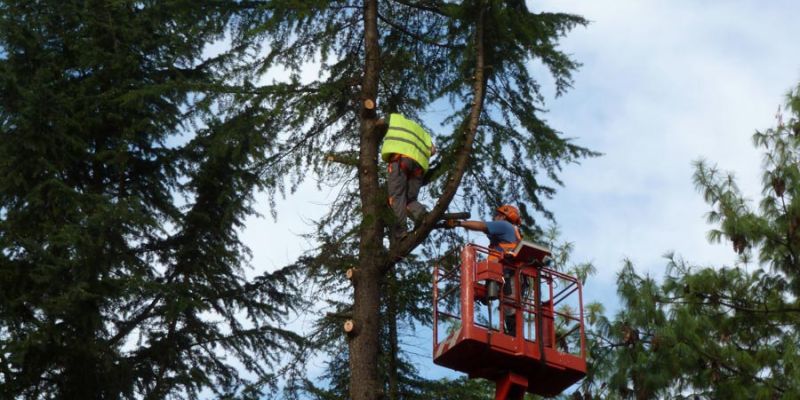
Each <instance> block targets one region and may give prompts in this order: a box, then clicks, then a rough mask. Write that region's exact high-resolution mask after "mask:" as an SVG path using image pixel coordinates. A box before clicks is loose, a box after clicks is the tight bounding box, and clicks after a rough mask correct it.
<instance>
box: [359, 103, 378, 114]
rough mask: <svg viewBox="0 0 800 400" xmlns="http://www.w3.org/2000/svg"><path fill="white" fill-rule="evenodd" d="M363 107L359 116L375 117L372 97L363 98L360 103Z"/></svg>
mask: <svg viewBox="0 0 800 400" xmlns="http://www.w3.org/2000/svg"><path fill="white" fill-rule="evenodd" d="M362 106H363V108H362V109H361V116H362V117H364V118H375V116H376V115H377V114H376V111H375V100H372V99H364V101H363V103H362Z"/></svg>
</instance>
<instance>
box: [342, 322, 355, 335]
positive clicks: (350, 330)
mask: <svg viewBox="0 0 800 400" xmlns="http://www.w3.org/2000/svg"><path fill="white" fill-rule="evenodd" d="M344 332H345V333H347V334H348V335H350V336H355V335H356V334H357V333H358V330H357V329H356V323H355V322H353V320H352V319H348V320H347V321H345V322H344Z"/></svg>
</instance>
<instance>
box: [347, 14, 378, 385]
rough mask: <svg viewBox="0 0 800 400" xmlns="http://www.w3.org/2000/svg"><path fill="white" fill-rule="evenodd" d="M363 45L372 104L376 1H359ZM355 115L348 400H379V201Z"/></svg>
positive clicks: (372, 152)
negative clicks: (356, 228)
mask: <svg viewBox="0 0 800 400" xmlns="http://www.w3.org/2000/svg"><path fill="white" fill-rule="evenodd" d="M364 46H365V63H364V79H363V82H362V86H361V96H362V99H364V100H366V99H371V100H375V98H376V97H377V94H378V74H379V70H380V48H379V45H378V4H377V0H365V1H364ZM362 107H364V105H363V104H362ZM361 111H364V110H363V109H362V110H361ZM359 115H362V117H361V140H360V150H359V159H358V164H359V171H358V185H359V192H360V198H361V215H362V223H361V227H360V232H359V236H360V244H359V254H358V258H359V263H358V264H359V265H358V270H359V279H357V280H355V281H354V283H353V291H354V296H353V320H354V322H355V324H356V326H358V327H359V329H358V333H357V334H356V335H353V336H352V337H351V338H350V341H349V349H350V397H351V398H352V399H353V400H377V399H380V398H381V397H382V390H381V380H380V378H379V376H378V368H377V366H378V349H379V342H378V333H379V330H380V322H379V304H380V298H381V296H380V281H381V277H382V271H383V270H384V268H383V264H384V261H383V260H384V257H383V221H382V219H381V218H380V214H381V208H382V203H381V199H382V196H380V195H379V194H380V185H379V182H378V145H379V140H378V135H376V129H375V125H376V118H375V117H374V115H372V113H369V114H367V113H363V112H361V113H359Z"/></svg>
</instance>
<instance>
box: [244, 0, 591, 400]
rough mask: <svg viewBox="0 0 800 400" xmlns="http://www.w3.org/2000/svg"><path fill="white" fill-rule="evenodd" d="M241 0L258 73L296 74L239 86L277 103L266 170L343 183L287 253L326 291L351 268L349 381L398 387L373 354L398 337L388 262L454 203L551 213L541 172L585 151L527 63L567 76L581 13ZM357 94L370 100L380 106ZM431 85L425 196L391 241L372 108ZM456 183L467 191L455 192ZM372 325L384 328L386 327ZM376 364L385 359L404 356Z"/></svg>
mask: <svg viewBox="0 0 800 400" xmlns="http://www.w3.org/2000/svg"><path fill="white" fill-rule="evenodd" d="M247 4H248V5H249V6H250V8H249V9H248V10H247V11H245V12H243V13H241V14H240V15H241V19H240V20H239V22H240V24H239V27H240V28H241V32H242V36H240V38H239V39H237V43H242V44H245V43H249V42H253V41H254V40H257V39H259V38H260V39H262V40H263V44H264V49H265V53H266V55H265V56H264V57H262V58H259V59H258V60H257V61H256V63H254V65H253V67H254V72H263V71H270V70H274V69H278V70H281V69H284V70H288V71H290V72H292V73H293V77H292V79H291V80H290V81H288V82H277V83H274V84H267V85H264V86H261V87H258V88H254V90H252V93H253V96H252V97H251V98H250V99H248V100H247V101H248V104H255V103H259V104H262V105H263V107H264V108H265V109H268V110H283V112H285V113H286V114H287V125H286V127H285V131H284V132H285V135H284V138H285V141H284V142H283V143H282V144H281V145H280V146H278V147H276V148H275V152H274V153H273V155H272V156H271V158H270V161H271V164H270V165H271V167H272V171H273V172H274V176H275V177H278V178H286V177H288V181H287V182H290V183H291V184H296V183H297V182H299V181H301V180H302V179H304V178H305V177H307V176H308V175H309V170H311V171H313V172H314V173H315V174H316V175H317V176H319V177H320V178H321V179H322V182H323V183H324V184H330V185H336V184H341V189H340V191H339V195H338V197H337V198H336V199H335V200H334V201H333V204H332V205H331V208H330V213H329V214H328V215H327V216H326V217H325V218H324V219H323V220H322V221H321V224H320V228H321V230H320V235H319V239H321V243H322V244H321V246H320V248H319V251H318V252H315V253H314V254H311V255H310V257H306V258H304V259H303V260H300V262H299V263H298V264H299V265H305V266H309V267H314V268H317V271H318V272H323V273H326V274H330V273H334V274H336V275H335V276H336V278H333V279H331V278H330V276H327V277H324V278H323V281H324V282H326V283H327V284H329V286H326V287H325V289H326V291H327V292H328V293H335V292H336V290H337V289H339V288H342V281H343V274H344V271H345V269H347V268H348V267H355V269H356V271H357V273H356V274H355V275H354V279H353V281H352V282H353V283H352V284H353V292H352V293H353V297H352V302H351V303H350V302H349V301H348V302H347V303H349V304H345V305H344V311H346V312H345V314H346V315H345V317H347V318H351V319H352V320H353V322H354V324H355V330H354V333H353V334H351V335H350V336H349V337H348V338H347V342H348V350H349V351H348V356H349V361H348V365H349V373H350V375H349V382H350V384H349V388H348V389H349V391H350V396H351V398H353V399H355V400H363V399H377V398H380V397H381V396H382V394H386V395H389V396H396V395H397V393H398V385H399V382H398V379H397V378H391V376H392V375H393V374H395V373H396V372H393V371H386V370H385V369H383V368H379V364H380V363H379V359H380V354H381V348H382V343H386V344H388V346H386V347H383V348H384V349H392V348H396V347H395V346H394V345H393V344H392V340H393V339H392V338H391V336H392V335H393V332H394V331H396V330H395V329H393V328H391V326H389V327H388V329H385V330H384V327H385V325H384V324H387V323H389V321H393V320H395V318H394V317H392V316H391V315H392V313H395V315H399V314H398V313H399V312H401V311H400V310H399V309H397V308H396V307H395V306H398V305H399V304H400V303H399V302H395V300H391V301H389V300H387V299H386V297H385V296H386V295H387V294H391V293H397V291H394V290H391V289H390V290H387V289H386V288H387V287H388V288H391V285H393V284H394V283H392V282H400V281H401V280H402V279H400V278H402V277H403V276H404V274H402V273H399V271H398V270H397V269H395V266H396V264H397V262H398V260H401V259H404V258H406V257H408V256H409V255H410V254H411V252H412V251H413V250H414V249H415V248H417V247H418V246H419V245H420V244H422V243H423V242H424V241H425V240H426V239H428V237H429V235H430V234H431V232H432V230H433V228H434V225H435V224H436V222H437V220H438V219H439V218H440V216H441V215H442V213H444V212H445V211H446V210H447V209H448V208H449V207H451V208H456V207H457V208H462V207H471V206H473V205H480V206H481V207H485V205H487V204H488V205H490V206H491V205H499V204H497V203H499V202H501V201H504V202H515V203H520V204H522V205H525V204H527V205H529V206H531V207H529V208H523V216H524V218H525V220H526V221H527V222H528V223H529V224H530V223H532V215H533V214H534V212H536V211H539V212H542V213H544V214H545V215H548V214H547V212H546V210H545V209H544V208H543V207H542V199H543V197H547V196H549V195H551V194H552V192H553V188H552V187H549V186H547V185H546V184H544V183H543V180H547V178H549V179H550V180H551V181H552V182H555V183H556V184H558V183H560V182H559V181H558V177H557V173H558V171H559V170H560V168H561V166H562V165H563V164H564V163H568V162H572V161H575V160H577V159H580V158H581V157H585V156H589V155H591V154H592V153H591V152H589V151H588V150H586V149H584V148H582V147H579V146H577V145H575V144H573V143H572V142H570V141H569V140H567V139H565V138H564V137H563V136H562V135H561V134H560V133H559V132H556V131H555V130H554V129H552V128H551V127H549V126H548V125H547V124H546V123H545V122H544V121H543V120H542V119H541V117H540V112H541V109H542V105H543V97H542V94H541V93H540V87H539V83H538V82H537V81H536V80H535V79H534V77H533V75H532V67H531V64H532V62H533V61H534V60H537V61H539V62H541V63H542V64H543V65H544V67H545V68H546V69H549V72H550V73H551V74H552V76H553V77H554V78H555V82H556V89H557V92H558V93H561V92H563V91H564V90H566V89H567V88H568V87H569V85H570V83H571V73H572V71H573V70H574V69H575V68H576V67H577V64H576V63H575V62H574V61H573V60H572V59H571V58H570V57H568V56H566V55H565V54H564V53H562V52H561V51H559V50H558V49H557V44H558V40H559V38H560V37H561V36H563V35H564V34H566V33H567V32H568V31H569V30H570V29H572V28H573V27H575V26H576V25H580V24H584V23H585V21H584V20H583V19H582V18H580V17H577V16H573V15H565V14H552V13H534V12H531V11H530V10H529V9H528V7H527V6H526V5H525V2H523V1H519V0H469V1H463V2H449V1H405V0H402V1H401V0H394V1H378V0H363V1H361V0H358V1H357V0H341V1H327V0H325V1H306V2H288V1H264V2H252V3H247ZM312 59H316V60H319V61H321V70H320V74H319V77H318V78H317V79H315V80H313V81H311V82H303V81H302V80H301V79H300V72H301V71H302V68H303V66H304V62H306V61H309V60H312ZM365 100H372V101H374V102H376V103H377V105H378V107H377V109H376V110H374V111H377V113H376V112H374V111H373V110H370V109H369V108H368V107H366V106H365ZM436 100H444V101H450V104H451V105H452V107H453V110H452V112H448V113H447V115H446V121H448V123H449V125H448V128H447V132H439V133H440V134H439V135H438V136H437V138H436V141H437V145H438V147H439V148H440V149H441V150H442V151H441V155H440V157H439V158H438V159H437V160H436V162H435V163H434V165H433V166H432V168H431V171H429V174H428V175H429V176H428V177H427V178H428V181H429V183H428V185H427V189H426V191H427V192H428V193H430V195H431V196H432V197H433V198H435V199H436V201H435V204H434V205H433V207H431V212H430V213H429V214H428V216H427V217H426V218H425V220H424V221H423V222H422V223H420V224H419V226H418V227H416V229H415V230H414V232H413V233H411V234H409V235H408V236H407V237H406V238H405V239H403V240H402V241H398V242H395V243H392V244H391V246H388V245H387V242H386V241H385V240H384V238H385V227H386V226H388V225H389V224H391V223H392V221H391V214H390V213H389V212H388V209H387V207H386V203H387V202H386V195H385V190H384V188H383V171H382V165H381V164H380V163H379V146H380V143H381V139H382V132H381V130H380V129H377V121H378V117H379V116H382V115H387V114H388V113H390V112H401V113H404V114H406V115H407V116H409V117H412V118H419V117H420V115H422V114H423V113H424V112H425V111H426V107H428V106H430V105H431V104H432V103H433V102H434V101H436ZM433 131H434V132H437V131H438V130H433ZM457 193H460V194H461V195H462V196H460V197H458V200H456V202H455V203H454V202H453V201H454V199H455V198H456V194H457ZM406 276H407V275H406ZM389 277H391V278H389ZM387 285H389V286H387ZM348 291H349V289H348ZM348 297H349V296H348ZM407 304H410V303H407ZM384 305H385V306H386V307H384ZM382 311H383V314H382ZM387 315H390V316H389V317H387ZM339 326H341V325H339ZM337 328H338V327H337ZM382 331H383V332H386V333H387V334H388V335H389V338H388V340H387V341H386V342H384V341H382V340H381V332H382ZM339 334H341V332H340V333H339ZM384 351H385V350H384ZM390 352H391V350H390ZM389 357H392V355H389ZM337 365H340V364H337ZM386 365H387V366H388V367H387V368H389V369H394V370H396V369H397V368H399V365H400V364H399V363H398V362H397V360H395V361H394V362H393V361H391V360H388V361H387V364H386ZM387 377H388V378H389V379H385V378H387ZM387 381H389V382H387ZM392 381H393V382H394V383H392ZM338 383H340V382H337V384H338Z"/></svg>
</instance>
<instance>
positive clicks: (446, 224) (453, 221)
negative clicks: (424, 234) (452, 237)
mask: <svg viewBox="0 0 800 400" xmlns="http://www.w3.org/2000/svg"><path fill="white" fill-rule="evenodd" d="M458 226H461V220H458V219H448V220H447V221H444V227H445V228H447V229H453V228H455V227H458Z"/></svg>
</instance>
